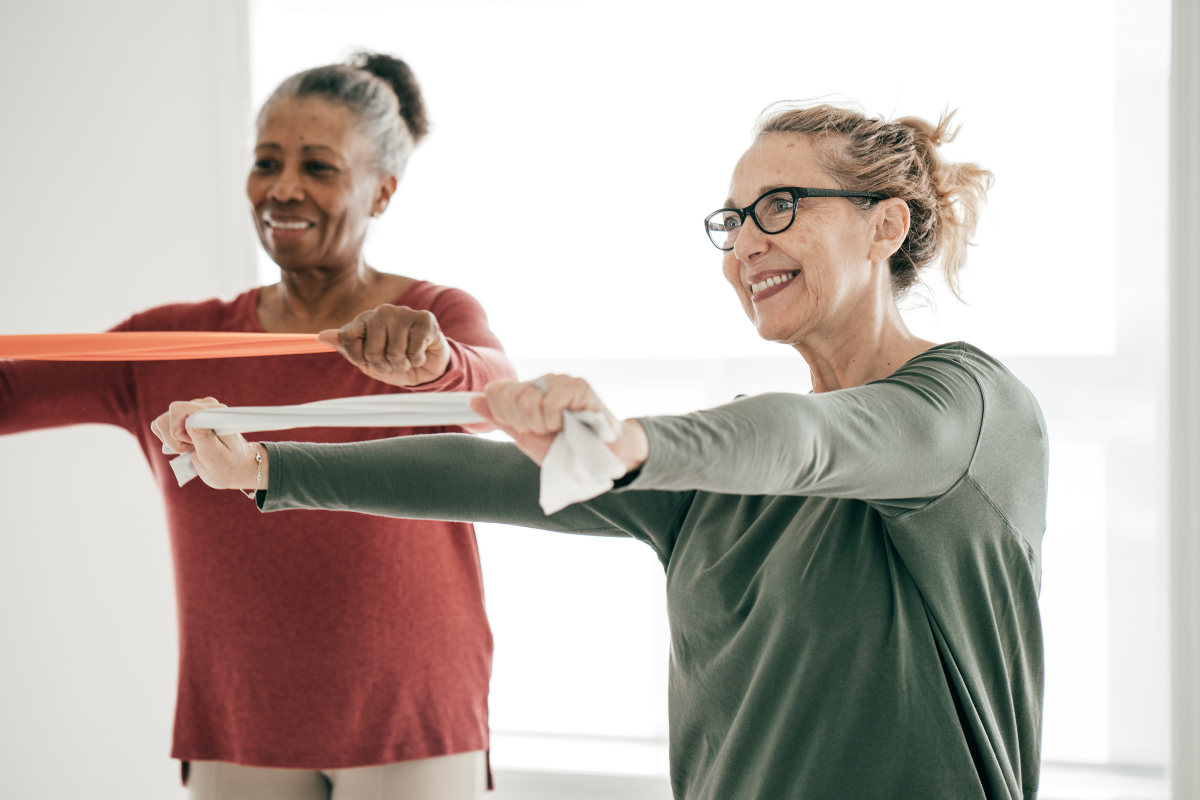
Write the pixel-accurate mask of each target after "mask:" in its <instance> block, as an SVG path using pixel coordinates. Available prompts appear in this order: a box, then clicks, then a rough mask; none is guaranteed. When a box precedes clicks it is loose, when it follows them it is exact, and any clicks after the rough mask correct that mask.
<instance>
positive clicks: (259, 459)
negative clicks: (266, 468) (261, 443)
mask: <svg viewBox="0 0 1200 800" xmlns="http://www.w3.org/2000/svg"><path fill="white" fill-rule="evenodd" d="M250 446H251V447H253V448H254V460H255V461H257V462H258V479H257V480H256V481H255V482H254V491H253V492H248V491H246V490H245V489H239V490H238V491H239V492H241V493H242V494H244V495H246V497H249V498H250V499H251V500H254V499H255V497H256V496H257V495H258V490H259V489H260V488H262V453H261V452H259V450H258V442H254V443H252V444H251V445H250Z"/></svg>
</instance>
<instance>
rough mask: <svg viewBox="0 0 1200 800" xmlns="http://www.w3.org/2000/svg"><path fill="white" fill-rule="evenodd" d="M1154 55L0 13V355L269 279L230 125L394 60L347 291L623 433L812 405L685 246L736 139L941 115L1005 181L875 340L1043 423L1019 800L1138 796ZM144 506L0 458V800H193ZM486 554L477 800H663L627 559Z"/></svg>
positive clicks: (827, 32) (43, 465) (975, 9)
mask: <svg viewBox="0 0 1200 800" xmlns="http://www.w3.org/2000/svg"><path fill="white" fill-rule="evenodd" d="M1170 25H1171V8H1170V0H1102V1H1101V2H1096V1H1095V0H1036V1H1035V0H1011V1H1010V2H1008V3H1004V4H997V3H982V2H980V3H964V2H961V0H960V1H959V2H951V1H950V0H910V2H907V3H904V4H896V3H891V2H884V0H860V2H857V3H854V4H835V3H817V2H807V1H805V2H789V3H778V4H773V5H763V4H752V5H747V4H740V5H731V4H729V3H717V2H707V1H706V0H697V1H696V2H687V3H679V2H665V1H664V0H639V2H618V1H616V0H612V1H609V2H593V1H592V0H557V1H556V2H507V1H506V0H491V1H488V0H476V1H474V2H467V1H466V0H438V1H437V2H433V0H428V1H427V2H422V1H420V0H409V1H408V2H401V1H400V0H394V1H391V2H385V0H336V2H335V1H334V0H207V1H205V2H202V1H201V0H191V1H190V2H174V3H161V2H154V1H153V0H116V1H115V2H107V3H103V4H97V3H89V2H82V0H46V1H45V2H37V3H34V2H29V1H28V0H25V1H22V2H18V0H2V2H0V65H2V66H0V108H3V112H2V113H0V152H4V153H6V154H7V157H8V166H9V169H7V170H6V171H5V180H4V183H3V185H4V191H3V192H0V241H2V242H3V245H4V250H3V256H2V257H0V334H7V333H50V332H77V331H78V332H83V331H95V330H103V329H104V328H107V327H109V326H110V325H112V324H115V323H116V322H118V321H120V320H121V319H123V318H124V317H126V316H127V315H129V314H130V313H132V312H135V311H138V310H140V309H143V308H146V307H149V306H152V305H158V304H161V303H166V302H172V301H181V300H195V299H201V298H205V297H209V296H213V295H221V296H225V297H229V296H232V295H234V294H235V293H237V292H238V291H240V290H242V289H244V288H246V287H247V286H250V285H252V284H253V283H254V282H262V283H273V282H275V281H276V280H277V269H275V267H274V265H273V264H272V263H271V262H270V261H269V259H267V258H266V256H265V255H264V254H263V253H262V252H261V251H259V250H257V245H256V242H255V239H254V235H253V230H252V226H251V220H250V215H249V213H248V212H249V208H248V204H247V202H246V200H245V197H244V191H243V187H244V179H245V174H246V171H247V169H248V168H249V164H250V146H251V142H252V139H251V136H252V120H253V112H254V111H255V110H256V109H257V107H258V106H259V104H261V102H262V101H263V100H264V99H265V98H266V96H267V94H269V92H270V91H271V89H273V88H274V87H275V85H277V84H278V82H279V81H280V80H281V79H283V78H284V77H286V76H287V75H289V74H291V73H293V72H295V71H298V70H301V69H305V68H307V67H311V66H316V65H319V64H324V63H329V62H331V61H338V60H341V59H343V58H345V57H346V56H347V55H349V54H350V53H351V52H353V51H354V50H355V49H358V48H363V47H365V48H369V49H374V50H380V51H384V52H389V53H393V54H396V55H398V56H400V57H402V58H404V59H405V60H406V61H408V63H409V64H410V65H411V66H412V68H413V70H414V71H415V73H416V75H417V78H418V79H419V80H420V82H421V84H422V87H423V90H424V92H425V96H426V100H427V104H428V108H429V114H430V118H431V121H432V131H431V134H430V136H429V137H428V139H427V140H426V141H425V142H424V143H423V144H422V146H421V147H420V148H419V149H418V151H417V152H416V154H415V155H414V156H413V158H412V160H411V161H410V163H409V166H408V169H407V173H406V174H405V176H404V177H403V179H402V182H401V186H400V189H399V191H398V193H397V195H396V197H395V199H394V200H393V202H392V204H391V207H390V208H389V211H388V213H387V214H386V215H385V216H384V217H383V218H382V219H381V220H380V221H379V223H378V224H377V227H376V229H375V230H374V231H373V233H372V238H371V240H370V242H369V248H368V256H369V260H370V262H371V263H372V265H374V266H376V267H378V268H380V269H383V270H386V271H392V272H398V273H401V274H407V275H412V276H415V277H420V278H425V279H429V280H432V281H435V282H438V283H443V284H449V285H456V286H461V287H463V288H466V289H467V290H468V291H470V292H471V293H472V294H474V295H475V296H476V297H477V298H478V299H479V300H480V301H481V302H482V303H483V305H484V307H485V308H486V309H487V311H488V314H489V316H490V318H491V321H492V325H493V329H494V330H495V331H496V332H497V333H498V335H499V336H500V337H501V340H502V341H503V342H504V344H505V346H506V348H507V350H508V352H509V354H510V356H511V357H512V358H513V359H514V361H515V362H516V364H517V366H518V369H519V371H520V372H521V374H522V376H523V377H535V376H536V375H538V374H541V373H543V372H547V371H556V372H568V373H572V374H577V375H581V376H584V377H586V378H588V379H589V380H591V381H592V382H593V384H594V385H596V386H597V387H598V389H599V392H600V394H601V396H602V397H604V398H605V399H606V400H607V401H608V402H609V403H610V405H611V407H612V408H613V410H614V411H615V412H616V413H617V414H618V415H623V416H633V415H641V414H650V413H674V412H683V411H688V410H691V409H695V408H700V407H705V406H710V405H714V404H718V403H723V402H726V401H728V400H730V399H732V398H733V397H734V395H736V394H741V393H749V394H753V393H758V392H762V391H770V390H783V391H807V390H808V389H809V388H810V387H809V380H808V375H807V369H806V367H805V365H804V363H803V361H802V359H800V358H799V356H798V355H796V354H795V353H794V352H793V351H791V350H789V349H786V348H781V347H779V346H777V345H771V344H768V343H764V342H762V341H761V340H759V339H758V338H757V337H756V335H755V334H754V331H753V328H752V327H751V326H750V325H749V324H747V323H746V321H745V320H744V318H743V317H742V315H741V312H740V309H739V307H738V305H737V301H736V299H735V298H734V296H733V293H732V291H731V290H730V289H728V287H727V286H726V285H725V283H724V281H723V279H722V278H721V275H720V269H719V254H718V253H717V251H716V250H715V249H714V248H713V247H712V246H711V244H709V242H708V241H707V239H706V238H705V236H704V235H703V233H702V231H701V225H700V222H701V219H702V218H703V217H704V216H705V215H706V214H707V213H708V212H710V211H712V210H713V209H715V208H717V207H718V206H720V205H721V202H722V200H723V198H724V197H725V194H726V193H727V186H728V180H729V173H730V171H731V169H732V166H733V164H734V162H735V161H736V159H737V157H738V156H739V155H740V153H741V151H742V150H743V149H744V148H745V147H746V145H747V144H748V142H749V134H750V129H751V126H752V124H753V121H754V119H755V117H756V115H757V114H758V113H759V112H760V111H761V110H762V109H763V108H764V107H765V106H766V105H767V104H769V103H771V102H773V101H776V100H783V99H811V98H817V97H826V96H833V97H834V98H835V99H849V100H853V101H855V102H858V103H859V104H860V105H861V106H862V107H863V108H865V109H866V110H867V111H869V112H874V113H881V114H884V115H887V116H908V115H917V116H923V117H926V118H936V117H937V116H938V115H939V114H940V113H942V112H943V111H944V110H945V109H947V108H950V109H957V110H958V112H959V116H958V117H957V119H958V120H959V121H960V122H961V123H962V125H963V128H962V132H961V135H960V136H959V138H958V140H957V141H956V142H954V143H953V144H952V145H949V146H948V148H947V149H948V150H949V155H950V156H951V157H953V158H955V159H958V160H973V161H977V162H979V163H980V164H982V165H983V166H985V167H987V168H989V169H991V170H992V171H993V172H994V173H995V174H996V186H995V189H994V190H993V192H992V194H991V196H990V204H989V206H988V209H987V211H986V213H985V216H984V218H983V222H982V224H981V227H980V230H979V233H978V235H977V237H976V240H975V241H976V245H977V247H975V248H974V249H973V250H972V252H971V254H970V257H969V269H968V272H967V275H966V279H965V281H964V287H963V288H964V295H965V297H966V299H967V304H966V305H963V304H959V303H958V302H957V301H956V300H954V299H953V298H952V297H951V296H950V295H949V293H948V292H947V291H946V289H945V287H944V286H943V285H941V283H940V282H939V281H937V280H936V279H931V280H930V281H929V282H928V284H927V285H926V286H923V287H921V288H920V289H919V291H917V292H916V293H914V295H913V296H911V297H910V298H908V300H906V303H905V306H906V307H905V314H906V316H907V318H908V320H909V323H910V325H911V327H913V328H914V329H915V330H916V332H917V333H919V334H920V335H923V336H925V337H927V338H931V339H934V340H937V341H948V340H956V339H966V340H969V341H971V342H972V343H974V344H976V345H978V346H980V347H982V348H984V349H986V350H988V351H990V352H991V353H993V354H994V355H996V356H998V357H1000V358H1001V359H1002V360H1004V361H1005V363H1007V364H1008V365H1009V366H1010V367H1011V368H1012V369H1013V370H1014V372H1016V374H1017V375H1018V376H1019V377H1020V378H1021V379H1022V380H1023V381H1025V382H1026V383H1027V384H1028V385H1029V386H1030V387H1031V388H1032V389H1033V391H1034V393H1035V395H1036V396H1037V397H1038V399H1039V401H1040V402H1041V404H1042V408H1043V410H1044V412H1045V415H1046V419H1047V424H1048V427H1049V430H1050V436H1051V484H1050V507H1049V519H1048V527H1047V531H1046V537H1045V548H1044V578H1043V588H1042V594H1041V603H1042V614H1043V620H1044V627H1045V633H1046V702H1045V719H1044V749H1043V758H1044V768H1043V781H1042V793H1041V796H1042V797H1043V798H1049V800H1055V798H1062V799H1064V800H1066V799H1068V798H1072V799H1073V798H1138V799H1140V798H1146V799H1147V800H1149V798H1165V797H1167V796H1168V784H1167V767H1168V751H1169V728H1170V719H1169V717H1170V715H1169V708H1170V702H1169V693H1168V636H1167V630H1168V629H1167V620H1168V616H1167V605H1168V600H1167V557H1166V553H1167V542H1168V538H1167V535H1168V527H1167V519H1168V514H1167V499H1168V498H1167V491H1166V481H1167V446H1168V429H1167V424H1166V421H1167V377H1168V376H1167V358H1166V350H1167V317H1168V315H1167V305H1168V296H1167V274H1168V273H1167V253H1168V247H1167V244H1168V242H1167V192H1168V160H1167V156H1168V86H1169V68H1170V46H1171V29H1170ZM629 216H634V217H636V218H637V219H638V220H639V224H638V225H637V226H635V228H634V231H633V233H632V234H629V233H627V232H626V229H625V228H624V227H622V229H621V232H620V235H617V234H615V233H614V231H613V230H612V228H611V227H610V226H609V224H608V223H609V221H610V220H613V219H616V218H627V217H629ZM154 494H155V489H154V486H153V484H152V481H151V479H150V474H149V470H148V469H147V467H146V466H145V464H144V463H143V462H142V460H141V456H140V453H139V452H138V450H137V448H136V446H135V445H134V442H133V441H132V439H131V438H130V437H129V436H128V435H127V434H125V433H124V432H122V431H119V430H115V429H112V430H110V429H103V428H99V427H84V428H72V429H65V430H59V431H49V432H39V433H32V434H23V435H18V436H12V437H6V438H3V439H0V771H2V772H3V774H5V775H6V778H5V779H4V785H5V786H6V787H8V788H6V789H4V790H3V791H0V794H4V795H5V796H13V797H52V798H59V797H63V798H65V797H75V796H88V797H94V798H106V797H113V798H117V797H121V798H143V797H144V798H151V797H154V798H159V797H183V796H184V791H183V790H182V789H181V788H180V787H179V777H178V764H177V762H174V761H171V760H170V759H169V758H168V755H167V754H168V750H169V742H170V729H171V715H172V710H173V703H174V685H175V684H174V680H175V664H176V653H175V647H176V643H175V638H174V600H173V594H172V587H171V568H170V553H169V550H168V545H167V538H166V533H165V524H164V520H163V517H162V513H161V511H160V510H159V502H158V500H157V499H155V498H154V497H153V495H154ZM478 535H479V541H480V547H481V553H482V558H483V566H484V577H485V585H486V591H487V603H488V613H489V616H490V619H491V623H492V627H493V630H494V633H495V639H496V655H495V666H494V674H493V681H492V692H491V700H490V705H491V713H492V726H493V750H492V764H493V766H494V767H495V769H496V773H497V782H498V788H499V791H498V792H497V793H496V795H495V796H496V797H497V798H498V800H518V798H521V799H523V800H533V798H538V799H539V800H541V799H545V800H549V798H560V797H561V798H609V797H612V798H615V797H623V798H637V797H646V798H650V797H669V796H670V792H669V788H668V786H667V782H666V777H665V776H666V768H667V764H666V735H667V730H666V669H667V631H666V619H665V612H664V600H663V575H662V570H661V567H660V566H659V564H658V562H657V559H656V558H655V557H654V555H653V553H652V552H651V551H650V550H649V549H648V548H646V547H644V546H642V545H640V544H637V543H635V542H633V541H621V540H611V539H591V538H587V537H569V536H561V535H557V534H547V533H541V532H537V531H529V530H522V529H513V528H507V527H505V526H497V525H480V526H478Z"/></svg>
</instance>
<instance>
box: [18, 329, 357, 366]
mask: <svg viewBox="0 0 1200 800" xmlns="http://www.w3.org/2000/svg"><path fill="white" fill-rule="evenodd" d="M333 351H334V348H332V347H330V346H329V345H327V344H323V343H321V342H318V341H317V337H316V335H315V334H311V333H219V332H212V331H133V332H126V333H47V334H41V335H27V336H0V358H20V359H25V360H31V361H182V360H184V359H192V358H241V357H245V356H290V355H298V354H301V353H330V352H333Z"/></svg>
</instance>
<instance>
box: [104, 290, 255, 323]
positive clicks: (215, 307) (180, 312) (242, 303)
mask: <svg viewBox="0 0 1200 800" xmlns="http://www.w3.org/2000/svg"><path fill="white" fill-rule="evenodd" d="M257 298H258V288H257V287H255V288H253V289H249V290H247V291H245V292H242V293H241V294H240V295H238V296H237V297H235V298H234V299H232V300H221V299H220V298H212V299H209V300H201V301H199V302H194V303H168V304H166V305H161V306H155V307H154V308H148V309H146V310H145V311H140V312H138V313H136V314H134V315H133V316H131V317H129V318H128V319H126V320H125V321H124V322H122V323H120V324H119V325H117V326H116V327H115V328H113V330H117V331H222V330H237V331H241V330H252V329H253V320H254V319H255V317H254V309H255V303H256V301H257Z"/></svg>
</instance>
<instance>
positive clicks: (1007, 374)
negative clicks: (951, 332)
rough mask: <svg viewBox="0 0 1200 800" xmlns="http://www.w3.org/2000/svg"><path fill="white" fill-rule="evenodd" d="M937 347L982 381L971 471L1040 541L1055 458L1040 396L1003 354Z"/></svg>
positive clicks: (1009, 514)
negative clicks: (980, 413)
mask: <svg viewBox="0 0 1200 800" xmlns="http://www.w3.org/2000/svg"><path fill="white" fill-rule="evenodd" d="M931 349H937V350H941V351H942V352H941V353H938V354H936V355H935V356H934V358H937V359H940V360H941V362H942V363H944V364H946V365H953V367H954V368H958V369H961V370H963V371H965V372H966V373H968V374H970V375H971V376H972V378H973V379H974V381H975V382H976V383H977V384H978V385H979V392H980V395H981V397H982V399H983V419H982V422H981V424H980V430H979V440H978V444H977V448H976V453H975V456H974V458H973V459H972V462H971V467H970V473H971V476H972V478H974V480H975V482H976V484H977V485H978V486H979V487H980V489H982V490H983V491H984V492H985V493H986V494H987V495H988V497H989V498H990V500H991V502H992V503H993V504H994V505H995V506H996V508H998V509H1000V510H1001V511H1002V513H1004V515H1005V516H1006V517H1007V518H1008V519H1009V521H1010V523H1011V524H1013V526H1014V527H1015V528H1016V529H1017V530H1020V531H1022V532H1023V533H1024V534H1025V535H1026V536H1027V537H1028V538H1030V540H1031V541H1032V542H1034V543H1035V544H1036V542H1037V541H1038V540H1039V539H1040V535H1041V531H1042V529H1043V528H1044V527H1045V500H1046V483H1047V476H1048V459H1049V434H1048V431H1047V429H1046V420H1045V417H1043V415H1042V410H1041V407H1040V406H1039V405H1038V402H1037V399H1036V398H1035V397H1034V395H1033V392H1032V391H1030V389H1029V387H1027V386H1026V385H1025V384H1024V383H1022V382H1021V380H1020V379H1019V378H1017V376H1016V375H1014V374H1013V373H1012V371H1011V370H1009V369H1008V367H1006V366H1005V365H1004V364H1003V363H1001V361H1000V360H999V359H997V358H995V357H994V356H991V355H989V354H987V353H985V352H984V351H982V350H980V349H979V348H977V347H974V346H972V345H969V344H967V343H965V342H955V343H953V344H951V345H942V346H940V347H939V348H931ZM927 352H928V351H927ZM922 355H924V354H922ZM946 368H951V367H949V366H947V367H946ZM1035 549H1036V547H1035Z"/></svg>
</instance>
